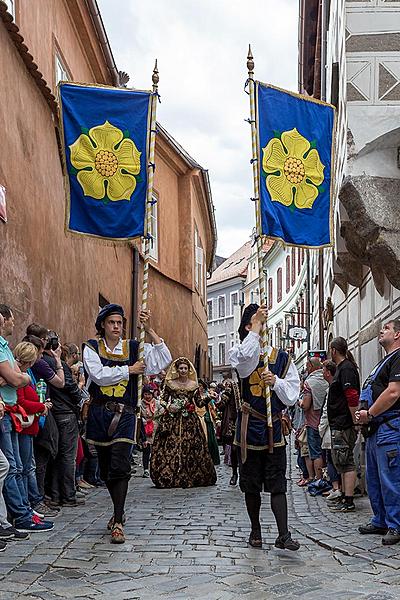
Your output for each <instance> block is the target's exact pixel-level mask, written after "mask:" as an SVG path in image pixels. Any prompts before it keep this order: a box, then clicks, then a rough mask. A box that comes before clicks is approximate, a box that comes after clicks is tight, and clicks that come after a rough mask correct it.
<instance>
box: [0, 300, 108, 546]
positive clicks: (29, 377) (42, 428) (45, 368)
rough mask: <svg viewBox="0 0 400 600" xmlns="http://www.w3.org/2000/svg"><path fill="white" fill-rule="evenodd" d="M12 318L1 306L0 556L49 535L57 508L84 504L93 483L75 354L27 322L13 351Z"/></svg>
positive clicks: (84, 400) (93, 453)
mask: <svg viewBox="0 0 400 600" xmlns="http://www.w3.org/2000/svg"><path fill="white" fill-rule="evenodd" d="M13 330H14V314H13V312H12V310H11V308H10V307H8V306H6V305H4V304H0V551H3V550H6V547H7V542H8V541H10V540H12V539H26V538H27V537H29V535H30V534H31V533H35V534H36V533H38V532H42V531H49V530H51V529H53V527H54V520H55V518H56V517H57V516H58V515H59V514H60V512H61V510H62V508H63V507H79V506H82V505H84V504H85V496H86V494H88V493H90V490H91V489H93V488H94V487H96V486H101V485H104V484H103V482H102V481H101V479H100V478H99V472H98V463H97V456H96V450H95V448H94V447H93V446H89V445H87V444H86V442H85V441H84V439H83V437H82V433H83V421H84V415H85V406H86V404H87V400H88V394H87V391H86V389H85V377H84V374H83V365H82V363H81V362H80V358H81V356H80V350H79V347H78V346H77V345H76V344H74V343H66V344H62V342H61V340H60V339H59V337H58V335H57V334H56V333H55V332H54V331H51V330H48V329H47V328H46V327H44V326H42V325H39V324H37V323H32V324H31V325H29V326H28V328H27V330H26V335H25V336H24V338H23V339H22V340H21V341H20V342H19V343H18V344H17V345H16V346H15V347H14V350H13V351H11V349H10V346H9V344H8V341H7V338H8V337H10V336H11V335H12V333H13Z"/></svg>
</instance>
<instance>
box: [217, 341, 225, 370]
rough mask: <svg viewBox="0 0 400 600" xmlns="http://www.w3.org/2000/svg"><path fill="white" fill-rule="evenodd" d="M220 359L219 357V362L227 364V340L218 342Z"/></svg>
mask: <svg viewBox="0 0 400 600" xmlns="http://www.w3.org/2000/svg"><path fill="white" fill-rule="evenodd" d="M218 359H219V362H218V364H220V365H224V364H225V342H220V343H219V344H218Z"/></svg>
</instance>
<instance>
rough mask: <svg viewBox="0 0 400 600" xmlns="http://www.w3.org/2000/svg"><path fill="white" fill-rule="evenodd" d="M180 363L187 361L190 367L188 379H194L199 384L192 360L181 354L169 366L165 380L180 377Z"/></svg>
mask: <svg viewBox="0 0 400 600" xmlns="http://www.w3.org/2000/svg"><path fill="white" fill-rule="evenodd" d="M180 363H185V364H186V365H187V366H188V369H189V370H188V379H190V380H191V381H194V382H195V383H196V384H197V383H198V382H197V373H196V369H195V368H194V366H193V364H192V363H191V362H190V360H189V359H188V358H186V357H184V356H180V357H179V358H177V359H175V360H174V362H173V363H172V364H171V366H170V367H169V369H168V371H167V374H166V376H165V381H166V382H167V383H168V382H169V381H172V380H174V379H178V377H179V373H178V368H177V365H179V364H180Z"/></svg>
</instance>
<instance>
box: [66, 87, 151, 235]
mask: <svg viewBox="0 0 400 600" xmlns="http://www.w3.org/2000/svg"><path fill="white" fill-rule="evenodd" d="M59 91H60V106H61V129H62V136H63V146H64V158H65V166H66V179H67V182H66V183H67V185H66V191H67V202H66V230H67V231H70V232H73V233H76V234H81V235H86V236H94V237H97V238H101V239H107V240H129V239H133V238H137V237H140V236H143V235H145V213H146V195H147V183H148V150H149V144H148V139H149V130H150V117H151V114H150V113H151V97H152V92H150V91H136V90H127V89H122V88H121V89H120V88H113V87H101V86H91V85H81V84H74V83H61V84H60V87H59Z"/></svg>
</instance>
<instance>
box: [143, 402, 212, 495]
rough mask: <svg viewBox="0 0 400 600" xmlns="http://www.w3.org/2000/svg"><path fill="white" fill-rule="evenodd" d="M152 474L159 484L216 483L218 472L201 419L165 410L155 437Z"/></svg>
mask: <svg viewBox="0 0 400 600" xmlns="http://www.w3.org/2000/svg"><path fill="white" fill-rule="evenodd" d="M150 476H151V479H152V481H153V483H154V485H155V486H156V487H158V488H190V487H203V486H208V485H214V484H215V482H216V481H217V474H216V472H215V467H214V464H213V460H212V458H211V454H210V452H209V450H208V446H207V440H206V438H205V435H204V432H203V429H202V427H201V423H200V420H199V418H198V416H197V415H196V414H195V413H190V414H189V415H188V416H187V417H183V416H181V415H170V414H164V415H163V416H162V417H161V419H160V422H159V425H158V427H157V430H156V434H155V437H154V444H153V448H152V453H151V467H150Z"/></svg>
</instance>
